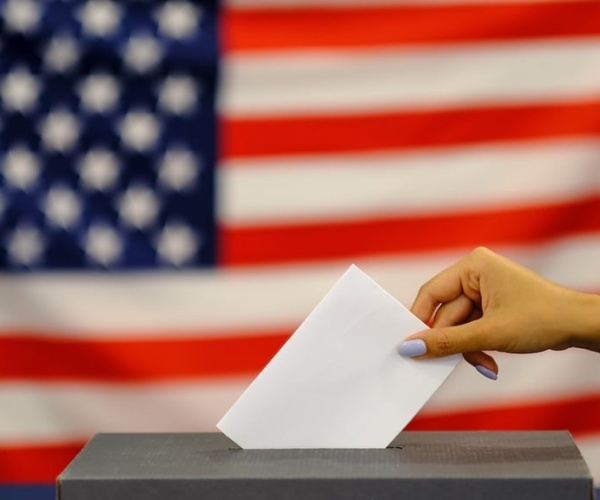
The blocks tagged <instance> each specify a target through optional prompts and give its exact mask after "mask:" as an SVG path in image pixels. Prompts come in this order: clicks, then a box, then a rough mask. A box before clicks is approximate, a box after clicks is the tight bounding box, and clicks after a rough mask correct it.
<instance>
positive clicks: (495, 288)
mask: <svg viewBox="0 0 600 500" xmlns="http://www.w3.org/2000/svg"><path fill="white" fill-rule="evenodd" d="M411 311H412V312H413V313H414V314H415V315H416V316H417V317H418V318H420V319H421V320H422V321H423V322H426V323H428V324H431V326H432V328H431V329H430V330H426V331H422V332H419V333H416V334H414V335H410V336H409V337H407V338H406V339H405V341H404V342H402V344H400V346H399V347H398V352H399V353H400V354H401V355H403V356H408V357H417V358H432V357H440V356H447V355H450V354H456V353H462V354H463V356H464V358H465V359H466V360H467V361H468V362H469V363H471V364H472V365H473V366H475V367H476V368H477V370H478V371H479V372H480V373H482V374H483V375H485V376H487V377H488V378H492V379H495V378H496V376H497V373H498V365H497V363H496V361H495V360H494V358H492V357H491V356H490V355H489V354H486V353H485V352H483V351H501V352H510V353H532V352H539V351H544V350H546V349H555V350H560V349H566V348H567V347H572V346H577V347H585V348H588V349H592V350H600V297H598V296H595V295H590V294H584V293H581V292H576V291H574V290H570V289H568V288H565V287H562V286H559V285H557V284H555V283H553V282H551V281H549V280H547V279H545V278H543V277H542V276H540V275H538V274H536V273H534V272H533V271H530V270H529V269H526V268H524V267H522V266H520V265H518V264H516V263H514V262H512V261H510V260H508V259H506V258H504V257H502V256H500V255H498V254H496V253H494V252H492V251H491V250H488V249H487V248H483V247H481V248H477V249H475V250H473V251H472V252H471V253H470V254H469V255H467V256H466V257H465V258H464V259H462V260H460V261H459V262H457V263H455V264H454V265H452V266H450V267H449V268H447V269H445V270H444V271H442V272H441V273H439V274H438V275H437V276H435V277H434V278H433V279H431V280H430V281H429V282H427V283H426V284H425V285H423V286H422V287H421V289H420V290H419V293H418V295H417V297H416V299H415V301H414V304H413V306H412V308H411Z"/></svg>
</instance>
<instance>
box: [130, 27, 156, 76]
mask: <svg viewBox="0 0 600 500" xmlns="http://www.w3.org/2000/svg"><path fill="white" fill-rule="evenodd" d="M162 55H163V52H162V47H161V45H160V43H158V41H157V40H156V38H154V37H153V36H151V35H146V34H136V35H133V36H131V38H129V40H128V41H127V44H126V45H125V48H124V49H123V60H124V61H125V64H126V65H127V67H128V68H129V69H131V70H133V71H135V72H137V73H147V72H148V71H150V70H151V69H152V68H154V67H155V66H156V65H157V64H158V63H159V62H160V60H161V58H162Z"/></svg>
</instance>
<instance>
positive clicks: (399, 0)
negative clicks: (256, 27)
mask: <svg viewBox="0 0 600 500" xmlns="http://www.w3.org/2000/svg"><path fill="white" fill-rule="evenodd" d="M578 1H580V0H527V1H524V0H504V1H503V2H502V3H505V4H506V3H509V4H523V5H529V4H532V3H534V4H535V3H549V4H551V3H558V2H560V3H566V2H578ZM488 3H491V4H497V3H498V0H370V1H369V2H368V4H367V3H366V2H365V1H364V0H226V2H225V4H226V6H227V7H233V8H237V9H253V8H261V7H276V8H278V9H288V8H289V9H297V8H299V7H322V8H329V7H334V8H340V9H343V8H344V7H353V8H356V7H364V8H365V9H368V8H370V7H374V6H384V5H405V6H412V7H420V6H422V5H432V6H436V5H469V4H474V5H485V4H488Z"/></svg>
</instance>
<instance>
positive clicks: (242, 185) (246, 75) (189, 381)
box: [0, 0, 600, 500]
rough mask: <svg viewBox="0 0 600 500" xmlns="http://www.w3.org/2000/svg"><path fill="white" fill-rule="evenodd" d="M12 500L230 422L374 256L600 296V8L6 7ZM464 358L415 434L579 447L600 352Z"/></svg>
mask: <svg viewBox="0 0 600 500" xmlns="http://www.w3.org/2000/svg"><path fill="white" fill-rule="evenodd" d="M0 37H1V38H0V222H1V223H0V267H1V268H2V275H1V276H0V498H9V499H11V498H17V497H18V498H19V499H23V498H31V499H39V500H42V499H48V500H49V499H50V498H53V494H54V493H53V482H54V478H55V477H56V475H57V474H58V473H59V472H60V471H61V470H62V469H63V468H64V467H65V466H66V464H67V463H68V462H69V460H70V459H71V458H72V457H73V456H74V455H75V453H76V452H77V451H78V450H79V449H80V447H81V446H82V444H83V443H84V442H85V441H86V440H87V439H88V438H89V437H90V436H91V435H92V434H93V433H95V432H99V431H105V432H111V431H156V432H160V431H212V430H215V427H214V426H215V423H216V422H217V421H218V420H219V418H220V417H221V416H222V415H223V414H224V413H225V411H226V410H227V409H228V408H229V406H230V405H231V404H232V403H233V402H234V401H235V400H236V399H237V397H238V396H239V395H240V394H241V392H242V391H243V390H244V389H245V387H246V386H247V385H248V383H249V382H250V381H251V380H252V379H253V377H254V376H255V375H256V374H257V373H258V372H259V371H260V369H261V368H262V367H263V366H264V365H265V364H266V363H267V362H268V360H269V359H270V358H271V356H272V355H273V354H274V353H275V352H276V351H277V349H278V348H279V347H280V346H281V345H282V344H283V342H284V341H285V339H286V338H287V336H288V335H289V334H290V333H291V332H292V331H293V330H295V328H296V327H297V326H298V325H299V324H300V322H301V321H302V319H303V318H304V317H305V316H306V315H307V314H308V313H309V312H310V311H311V310H312V308H313V307H314V306H315V305H316V304H317V302H318V301H319V299H320V298H321V297H322V296H323V295H324V294H325V292H326V291H327V290H328V289H329V288H330V287H331V286H332V285H333V283H334V282H335V280H336V279H337V278H338V277H339V276H340V275H341V273H342V272H343V270H344V269H346V268H347V267H348V265H349V264H350V263H352V262H354V263H356V264H358V265H359V266H360V267H361V268H363V269H364V270H365V271H366V272H367V273H368V274H369V275H371V276H373V278H374V279H376V280H377V281H378V282H379V283H380V284H381V285H382V286H384V288H386V289H387V290H389V291H390V293H392V294H393V295H394V296H395V297H396V298H398V300H400V301H401V302H403V303H404V304H406V305H410V303H411V301H412V299H413V298H414V295H415V293H416V291H417V289H418V287H419V286H420V284H422V283H423V282H425V281H426V280H427V279H429V278H430V277H431V276H433V275H434V274H435V273H436V272H437V271H439V270H441V269H442V268H443V267H445V266H446V265H448V264H450V263H451V262H453V261H454V260H456V259H457V258H459V257H460V256H462V255H464V254H465V253H466V252H468V251H469V250H470V249H472V248H473V247H475V246H477V245H487V246H489V247H491V248H493V249H494V250H496V251H498V252H501V253H503V254H505V255H507V256H508V257H510V258H513V259H516V260H517V261H519V262H520V263H522V264H524V265H527V266H529V267H531V268H532V269H534V270H536V271H538V272H540V273H541V274H543V275H545V276H547V277H548V278H550V279H553V280H555V281H557V282H560V283H563V284H565V285H568V286H571V287H574V288H577V289H580V290H586V291H590V292H600V2H597V1H567V0H563V1H530V2H523V1H519V0H514V1H510V2H501V1H497V2H494V1H490V0H479V1H478V0H456V1H453V0H426V1H422V0H420V1H418V0H413V1H409V0H371V1H358V0H318V1H317V0H231V1H229V2H223V3H221V4H218V3H217V2H216V0H205V1H200V0H198V1H192V0H171V1H168V0H163V1H159V0H143V1H142V0H136V1H133V0H132V1H128V2H119V1H117V0H71V1H68V2H63V1H59V0H41V1H39V0H0ZM498 360H499V362H500V370H501V371H500V374H499V379H498V381H497V382H495V383H493V382H490V381H489V380H487V379H484V378H483V377H481V376H479V375H478V374H477V373H476V372H475V371H474V370H473V369H472V367H470V366H468V365H466V364H464V365H461V366H460V367H459V368H458V369H457V370H456V371H455V372H454V374H453V375H452V377H451V378H450V379H449V380H448V382H447V383H446V384H445V385H444V386H443V387H442V389H441V390H440V391H439V392H438V393H437V394H436V395H435V396H434V398H433V399H432V400H431V402H430V403H428V404H427V405H426V407H425V408H424V410H423V411H422V412H421V413H420V414H419V415H418V416H417V417H416V418H415V420H414V421H413V422H412V423H411V426H410V427H409V428H412V429H486V430H495V429H568V430H570V431H571V432H572V434H573V435H574V437H575V438H576V440H577V443H578V445H579V446H580V449H581V450H582V452H583V454H584V456H585V458H586V459H587V461H588V463H589V464H590V467H591V469H592V473H593V474H594V476H595V478H596V483H597V484H600V369H598V367H599V366H600V357H598V354H594V353H590V352H587V351H580V350H570V351H566V352H559V353H557V352H550V353H542V354H537V355H528V356H499V357H498Z"/></svg>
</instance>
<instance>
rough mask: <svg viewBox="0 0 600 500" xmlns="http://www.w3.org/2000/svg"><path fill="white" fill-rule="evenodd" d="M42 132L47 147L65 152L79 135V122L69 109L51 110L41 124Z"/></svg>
mask: <svg viewBox="0 0 600 500" xmlns="http://www.w3.org/2000/svg"><path fill="white" fill-rule="evenodd" d="M40 134H41V136H42V142H43V143H44V145H45V146H46V148H47V149H49V150H53V151H59V152H61V153H65V152H67V151H69V150H70V149H72V148H73V146H74V145H75V142H76V141H77V139H78V137H79V122H78V121H77V119H76V118H75V116H74V115H73V114H72V113H70V112H68V111H64V110H56V111H51V112H50V113H49V114H48V116H47V117H46V118H45V119H44V121H43V122H42V124H41V126H40Z"/></svg>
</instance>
